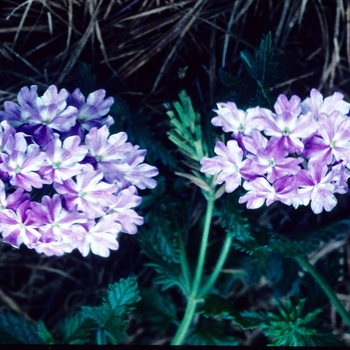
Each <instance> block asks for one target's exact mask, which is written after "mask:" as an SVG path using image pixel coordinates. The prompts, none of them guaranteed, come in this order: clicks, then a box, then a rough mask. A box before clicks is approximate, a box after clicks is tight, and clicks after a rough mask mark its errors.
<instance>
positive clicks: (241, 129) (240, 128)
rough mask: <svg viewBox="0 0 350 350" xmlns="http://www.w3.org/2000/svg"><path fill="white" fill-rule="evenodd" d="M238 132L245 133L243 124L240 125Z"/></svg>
mask: <svg viewBox="0 0 350 350" xmlns="http://www.w3.org/2000/svg"><path fill="white" fill-rule="evenodd" d="M238 131H239V132H243V131H244V125H243V124H240V125H239V128H238Z"/></svg>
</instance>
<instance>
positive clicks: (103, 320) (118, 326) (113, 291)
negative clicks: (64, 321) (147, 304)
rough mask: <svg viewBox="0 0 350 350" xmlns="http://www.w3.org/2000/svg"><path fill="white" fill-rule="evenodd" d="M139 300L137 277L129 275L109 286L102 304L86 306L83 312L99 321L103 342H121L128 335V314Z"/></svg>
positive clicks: (100, 336)
mask: <svg viewBox="0 0 350 350" xmlns="http://www.w3.org/2000/svg"><path fill="white" fill-rule="evenodd" d="M139 300H140V297H139V293H138V288H137V279H136V277H128V278H127V279H121V280H120V281H119V282H118V283H114V284H111V285H110V286H109V288H108V290H107V296H106V297H104V298H103V301H102V305H100V306H96V307H87V306H84V307H83V308H82V314H83V316H84V317H85V318H91V319H93V320H95V321H96V322H97V323H98V325H99V327H100V328H99V329H98V335H99V339H100V341H102V343H104V342H107V340H110V341H111V342H112V343H113V344H119V343H121V342H122V341H123V339H124V338H125V337H126V333H125V328H126V323H127V321H128V315H129V313H130V312H131V311H132V310H133V309H134V308H135V304H136V303H137V302H138V301H139Z"/></svg>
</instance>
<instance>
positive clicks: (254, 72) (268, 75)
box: [241, 32, 277, 105]
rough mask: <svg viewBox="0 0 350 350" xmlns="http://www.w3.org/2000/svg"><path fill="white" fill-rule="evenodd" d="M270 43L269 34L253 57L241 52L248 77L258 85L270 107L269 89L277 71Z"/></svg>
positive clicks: (246, 52)
mask: <svg viewBox="0 0 350 350" xmlns="http://www.w3.org/2000/svg"><path fill="white" fill-rule="evenodd" d="M271 42H272V39H271V32H269V33H268V34H267V36H266V37H265V39H263V40H261V43H260V47H259V49H256V50H255V51H254V57H252V56H251V55H250V54H249V52H248V51H242V52H241V58H242V60H243V62H244V64H245V66H246V68H247V70H248V73H249V75H250V76H251V77H252V78H253V79H254V80H255V81H256V82H257V83H258V85H259V87H260V89H261V92H262V94H263V96H264V97H265V99H266V100H267V102H268V104H269V105H272V98H271V96H270V93H269V88H270V87H271V83H272V82H273V77H274V76H275V75H276V70H277V69H276V68H277V62H276V61H275V60H274V53H273V51H272V44H271Z"/></svg>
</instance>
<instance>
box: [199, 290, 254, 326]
mask: <svg viewBox="0 0 350 350" xmlns="http://www.w3.org/2000/svg"><path fill="white" fill-rule="evenodd" d="M204 299H205V303H204V309H203V314H204V316H206V317H221V318H225V319H228V320H232V321H233V322H234V323H236V324H238V325H239V326H240V327H242V328H243V329H252V328H255V327H256V326H255V324H254V323H253V322H251V321H249V320H247V319H245V318H244V317H243V316H242V315H241V314H240V313H239V312H238V311H237V310H236V309H235V308H234V307H233V305H232V304H231V303H230V302H229V301H228V300H226V299H225V298H223V297H221V296H219V295H208V296H206V297H205V298H204Z"/></svg>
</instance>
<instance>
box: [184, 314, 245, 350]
mask: <svg viewBox="0 0 350 350" xmlns="http://www.w3.org/2000/svg"><path fill="white" fill-rule="evenodd" d="M186 343H187V344H188V345H199V346H206V345H216V346H237V345H239V342H238V341H237V339H235V337H233V336H232V335H229V334H227V329H226V327H225V325H224V324H223V322H218V321H214V320H204V322H202V323H201V325H199V326H197V327H196V328H195V329H194V330H193V332H192V333H191V335H190V336H189V337H188V339H187V341H186Z"/></svg>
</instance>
